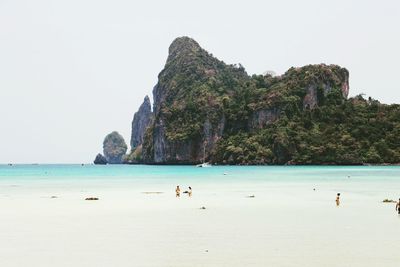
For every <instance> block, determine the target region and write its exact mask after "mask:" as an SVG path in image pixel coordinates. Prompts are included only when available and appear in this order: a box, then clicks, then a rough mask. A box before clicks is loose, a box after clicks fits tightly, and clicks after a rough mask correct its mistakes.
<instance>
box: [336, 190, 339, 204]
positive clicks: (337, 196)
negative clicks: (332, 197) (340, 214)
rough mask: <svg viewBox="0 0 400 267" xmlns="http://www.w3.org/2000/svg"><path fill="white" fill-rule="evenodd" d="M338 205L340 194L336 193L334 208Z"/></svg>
mask: <svg viewBox="0 0 400 267" xmlns="http://www.w3.org/2000/svg"><path fill="white" fill-rule="evenodd" d="M339 205H340V193H337V195H336V206H339Z"/></svg>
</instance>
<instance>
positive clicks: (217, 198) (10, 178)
mask: <svg viewBox="0 0 400 267" xmlns="http://www.w3.org/2000/svg"><path fill="white" fill-rule="evenodd" d="M178 185H179V186H180V188H181V191H182V194H181V195H180V197H177V196H176V195H175V188H176V186H178ZM189 186H190V187H192V189H193V195H192V196H191V197H189V196H188V195H187V194H184V193H183V191H185V190H187V188H188V187H189ZM338 193H340V203H339V205H336V202H335V200H336V196H337V194H338ZM87 197H97V198H98V199H99V200H97V201H87V200H85V199H86V198H87ZM399 198H400V166H212V167H208V168H198V167H195V166H166V165H165V166H164V165H163V166H152V165H92V164H84V165H82V164H71V165H68V164H49V165H47V164H34V165H33V164H32V165H29V164H26V165H19V164H15V165H0V210H1V212H0V229H2V231H0V266H6V267H14V266H44V267H47V266H74V267H80V266H82V267H83V266H144V267H146V266H162V267H163V266H174V267H179V266H182V267H183V266H215V267H216V266H229V267H232V266H234V267H235V266H282V267H283V266H293V267H294V266H310V267H317V266H318V267H321V266H327V267H336V266H341V267H342V266H349V267H358V266H360V267H361V266H362V267H372V266H386V267H392V266H393V267H395V266H399V262H400V254H399V250H400V245H399V237H400V215H398V214H397V213H396V211H395V205H396V204H395V203H390V202H389V203H384V202H383V200H385V199H389V200H393V201H396V200H399ZM21 255H23V257H21Z"/></svg>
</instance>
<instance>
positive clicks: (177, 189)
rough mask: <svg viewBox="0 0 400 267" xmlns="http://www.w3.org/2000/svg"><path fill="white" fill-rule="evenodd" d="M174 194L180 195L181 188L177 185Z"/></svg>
mask: <svg viewBox="0 0 400 267" xmlns="http://www.w3.org/2000/svg"><path fill="white" fill-rule="evenodd" d="M175 194H176V197H180V196H181V189H180V188H179V185H177V186H176V189H175Z"/></svg>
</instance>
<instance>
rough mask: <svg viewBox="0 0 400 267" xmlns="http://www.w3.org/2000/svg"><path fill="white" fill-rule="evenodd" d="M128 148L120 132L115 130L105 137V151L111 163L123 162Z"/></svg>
mask: <svg viewBox="0 0 400 267" xmlns="http://www.w3.org/2000/svg"><path fill="white" fill-rule="evenodd" d="M127 149H128V147H127V145H126V143H125V140H124V138H123V137H122V135H120V134H119V133H118V132H115V131H114V132H112V133H110V134H108V135H107V136H106V138H104V142H103V153H104V156H105V158H106V160H107V162H108V163H110V164H121V163H122V157H123V156H124V155H125V153H126V150H127Z"/></svg>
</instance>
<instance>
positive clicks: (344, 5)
mask: <svg viewBox="0 0 400 267" xmlns="http://www.w3.org/2000/svg"><path fill="white" fill-rule="evenodd" d="M399 25H400V1H397V0H393V1H391V0H381V1H369V0H364V1H361V0H360V1H356V0H353V1H352V0H335V1H331V0H330V1H324V0H301V1H300V0H292V1H289V0H279V1H267V0H263V1H252V0H246V1H234V0H220V1H216V0H213V1H210V0H202V1H191V0H182V1H180V0H168V1H152V0H146V1H133V0H113V1H102V0H68V1H61V0H59V1H53V0H35V1H31V0H25V1H24V0H0V163H89V162H92V161H93V159H94V157H95V156H96V154H97V153H99V152H102V142H103V139H104V137H105V135H107V134H108V133H110V132H112V131H114V130H115V131H118V132H120V133H121V134H122V135H123V136H124V138H125V141H126V143H127V144H129V141H130V131H131V121H132V117H133V114H134V112H136V110H137V109H138V107H139V105H140V104H141V103H142V102H143V98H144V96H145V95H149V96H150V98H152V88H153V87H154V85H155V84H156V83H157V75H158V73H159V72H160V71H161V70H162V68H163V66H164V64H165V61H166V58H167V55H168V47H169V45H170V43H171V42H172V41H173V40H174V39H175V38H176V37H179V36H189V37H192V38H193V39H195V40H196V41H198V42H199V44H200V45H201V46H202V47H203V48H205V49H206V50H208V51H209V52H210V53H212V54H213V55H214V56H216V57H217V58H219V59H221V60H223V61H224V62H226V63H229V64H234V63H241V64H242V65H243V66H244V67H245V68H246V70H247V72H248V73H249V74H254V73H256V74H261V73H263V72H264V71H266V70H273V71H275V72H276V73H278V74H281V73H284V72H285V71H286V70H287V69H288V68H290V67H292V66H302V65H307V64H318V63H326V64H338V65H341V66H343V67H346V68H347V69H348V70H349V71H350V95H357V94H360V93H364V94H366V95H367V96H372V97H373V98H375V99H378V100H380V101H381V102H384V103H400V90H399V89H400V88H399V85H398V84H399V82H398V72H399V64H400V27H399Z"/></svg>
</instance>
